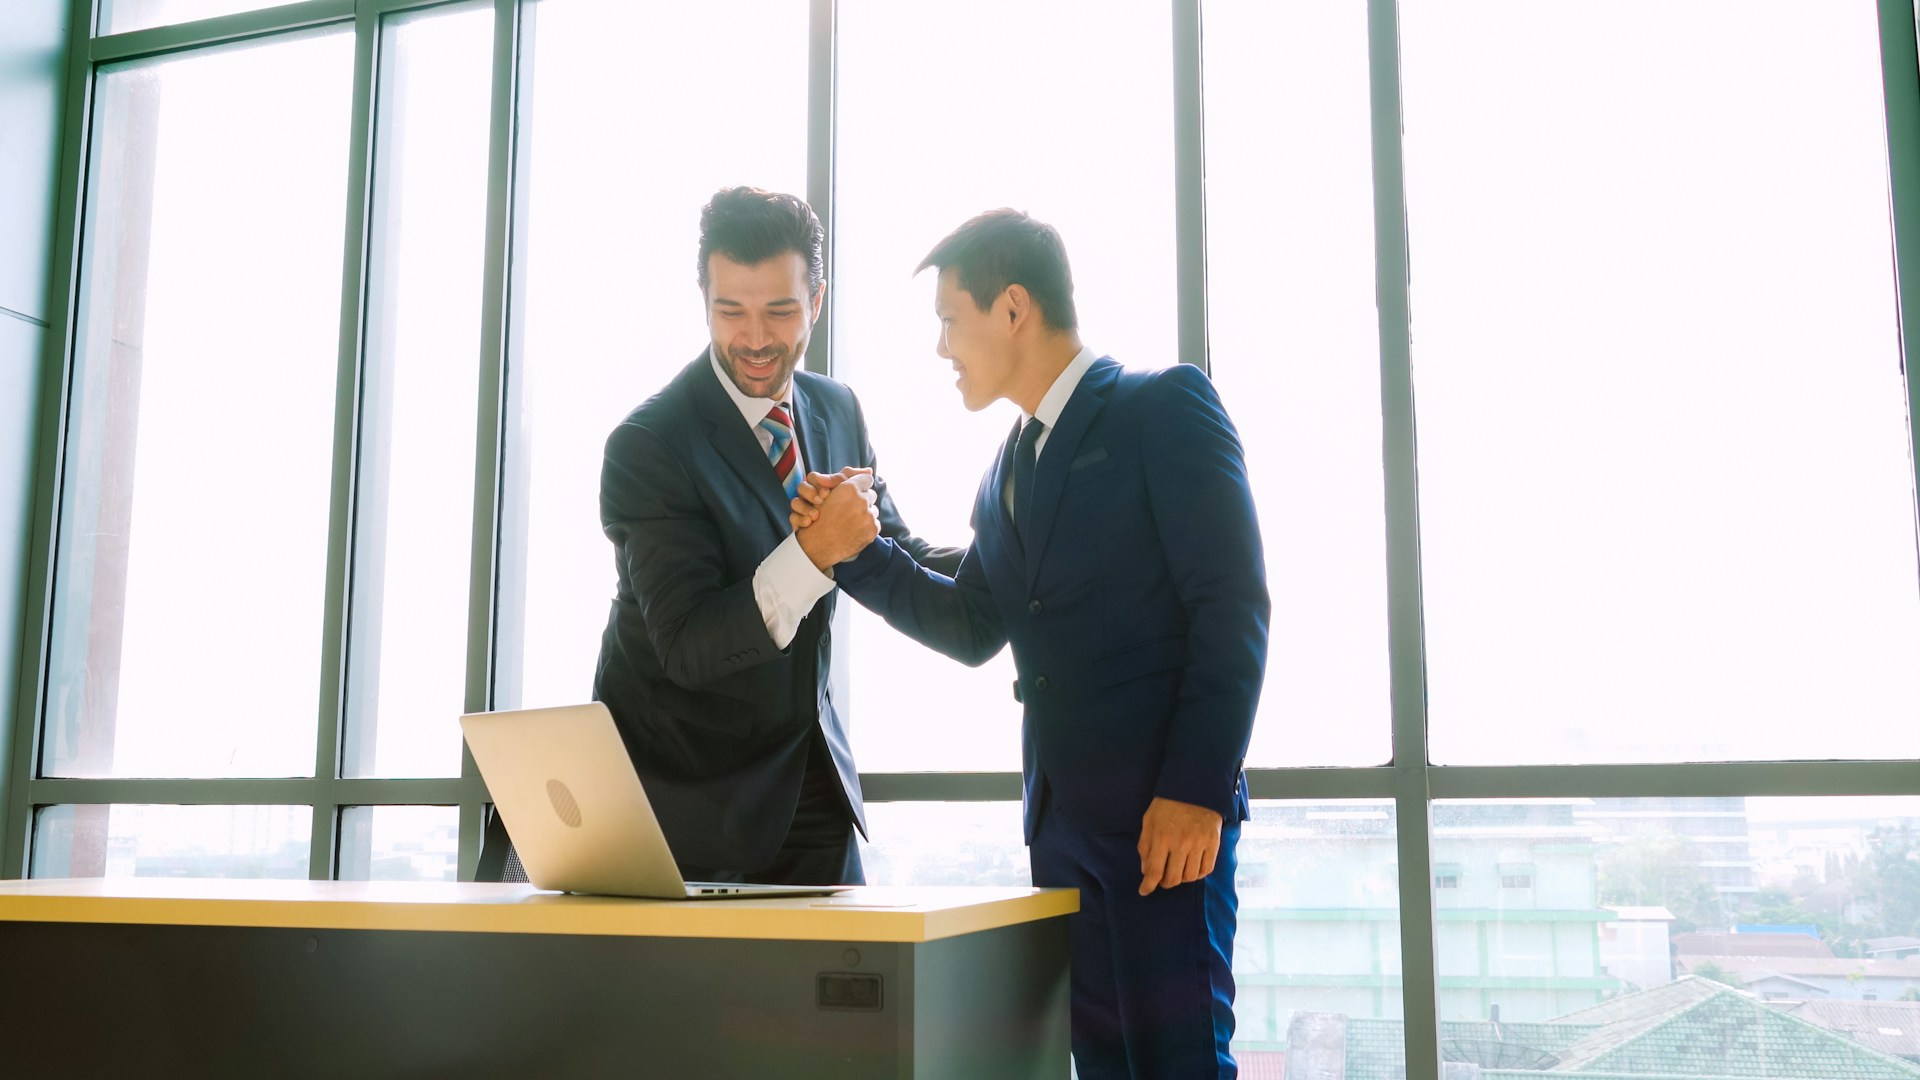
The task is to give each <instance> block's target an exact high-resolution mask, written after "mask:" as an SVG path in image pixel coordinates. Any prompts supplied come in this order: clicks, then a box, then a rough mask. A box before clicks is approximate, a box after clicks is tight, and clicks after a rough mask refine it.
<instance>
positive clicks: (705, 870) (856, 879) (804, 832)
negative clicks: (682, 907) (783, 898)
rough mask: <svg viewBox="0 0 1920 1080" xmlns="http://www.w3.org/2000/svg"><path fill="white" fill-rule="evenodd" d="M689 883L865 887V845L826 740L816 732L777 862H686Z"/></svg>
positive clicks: (682, 868)
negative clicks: (742, 865) (748, 865)
mask: <svg viewBox="0 0 1920 1080" xmlns="http://www.w3.org/2000/svg"><path fill="white" fill-rule="evenodd" d="M680 876H681V877H683V878H686V879H687V880H688V881H722V882H756V883H761V884H767V885H865V884H866V883H867V876H866V872H865V870H864V869H863V868H862V867H861V865H860V844H859V841H858V839H856V837H855V834H854V830H853V815H852V813H851V812H850V811H848V809H847V796H846V792H845V791H843V790H842V789H841V787H840V774H839V773H838V772H836V771H834V767H833V758H832V757H831V756H829V755H828V753H827V744H826V739H825V737H824V736H822V735H821V734H820V733H819V731H817V730H816V731H815V732H814V733H813V745H812V748H811V749H810V750H809V751H808V754H807V776H806V779H805V780H803V781H802V782H801V784H800V803H799V805H798V806H796V807H795V808H794V811H793V825H792V826H791V827H789V828H788V829H787V838H786V840H785V841H783V842H782V843H781V845H780V853H779V854H778V855H775V856H774V858H773V862H771V863H769V864H767V865H766V866H763V867H760V868H759V869H757V870H740V869H738V868H730V867H715V866H688V865H686V864H684V863H683V864H681V866H680Z"/></svg>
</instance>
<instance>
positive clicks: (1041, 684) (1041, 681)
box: [1033, 675, 1047, 693]
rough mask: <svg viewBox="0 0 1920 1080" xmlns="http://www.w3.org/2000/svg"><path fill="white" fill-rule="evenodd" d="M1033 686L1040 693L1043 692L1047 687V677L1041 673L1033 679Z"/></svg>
mask: <svg viewBox="0 0 1920 1080" xmlns="http://www.w3.org/2000/svg"><path fill="white" fill-rule="evenodd" d="M1033 688H1034V689H1035V690H1038V691H1041V692H1042V693H1045V692H1046V689H1047V677H1046V676H1045V675H1042V676H1040V677H1039V678H1037V679H1035V680H1033Z"/></svg>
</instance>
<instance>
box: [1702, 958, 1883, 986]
mask: <svg viewBox="0 0 1920 1080" xmlns="http://www.w3.org/2000/svg"><path fill="white" fill-rule="evenodd" d="M1679 963H1680V966H1681V967H1683V968H1687V969H1689V970H1696V969H1698V968H1701V967H1704V966H1706V965H1708V964H1711V965H1713V966H1714V967H1717V968H1719V969H1720V970H1721V971H1724V972H1726V973H1727V974H1729V975H1738V976H1739V977H1741V978H1742V979H1757V978H1763V977H1765V976H1768V975H1786V976H1789V977H1792V976H1799V977H1802V978H1804V977H1806V976H1810V975H1811V976H1819V977H1824V978H1830V979H1832V978H1839V979H1844V978H1846V977H1847V976H1849V975H1860V976H1863V977H1865V978H1870V979H1916V980H1920V959H1908V960H1876V959H1873V958H1871V957H1866V958H1862V957H1857V956H1831V955H1829V956H1700V955H1695V954H1687V953H1682V954H1681V956H1680V960H1679Z"/></svg>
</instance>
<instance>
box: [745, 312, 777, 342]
mask: <svg viewBox="0 0 1920 1080" xmlns="http://www.w3.org/2000/svg"><path fill="white" fill-rule="evenodd" d="M746 339H747V340H746V346H747V348H749V349H760V348H765V347H766V346H767V345H769V344H771V343H772V341H773V328H772V327H770V326H769V325H767V320H765V319H757V318H749V319H748V320H747V329H746Z"/></svg>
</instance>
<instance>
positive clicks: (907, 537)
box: [834, 398, 967, 581]
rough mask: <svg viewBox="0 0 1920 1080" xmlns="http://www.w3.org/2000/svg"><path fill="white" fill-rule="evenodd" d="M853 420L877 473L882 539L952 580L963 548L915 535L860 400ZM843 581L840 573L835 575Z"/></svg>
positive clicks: (864, 459)
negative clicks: (896, 501)
mask: <svg viewBox="0 0 1920 1080" xmlns="http://www.w3.org/2000/svg"><path fill="white" fill-rule="evenodd" d="M853 418H854V424H855V425H856V427H857V430H858V431H859V432H860V461H861V463H862V464H864V465H865V466H866V467H867V468H869V469H872V470H873V490H874V494H875V495H876V496H877V498H876V500H875V502H874V508H875V509H877V510H879V511H880V535H881V536H883V537H886V538H887V539H889V540H892V541H893V542H894V543H895V544H898V545H899V546H900V548H901V550H903V551H905V552H906V553H907V555H908V556H909V557H911V558H912V559H913V561H915V562H917V563H919V564H920V565H921V566H924V567H927V568H928V569H930V570H934V571H937V572H939V573H941V574H945V575H947V576H948V577H952V576H953V575H954V574H956V573H958V572H959V569H960V560H961V557H962V556H964V555H965V554H966V553H967V549H966V548H963V547H938V546H936V545H934V544H931V543H928V542H927V541H926V540H924V539H922V538H920V537H918V536H915V535H913V533H912V531H911V530H909V529H908V528H907V523H906V521H905V520H904V519H902V518H901V516H900V508H899V507H898V506H896V505H894V501H893V496H892V494H890V493H889V492H888V490H887V482H886V480H885V479H883V478H882V476H881V473H880V468H879V465H878V464H877V463H876V459H875V456H874V453H873V443H872V442H870V441H869V440H868V438H867V417H866V414H865V413H864V412H863V411H862V410H861V408H860V399H858V398H854V400H853ZM834 578H835V580H836V581H837V580H838V579H839V571H838V570H836V571H834Z"/></svg>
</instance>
